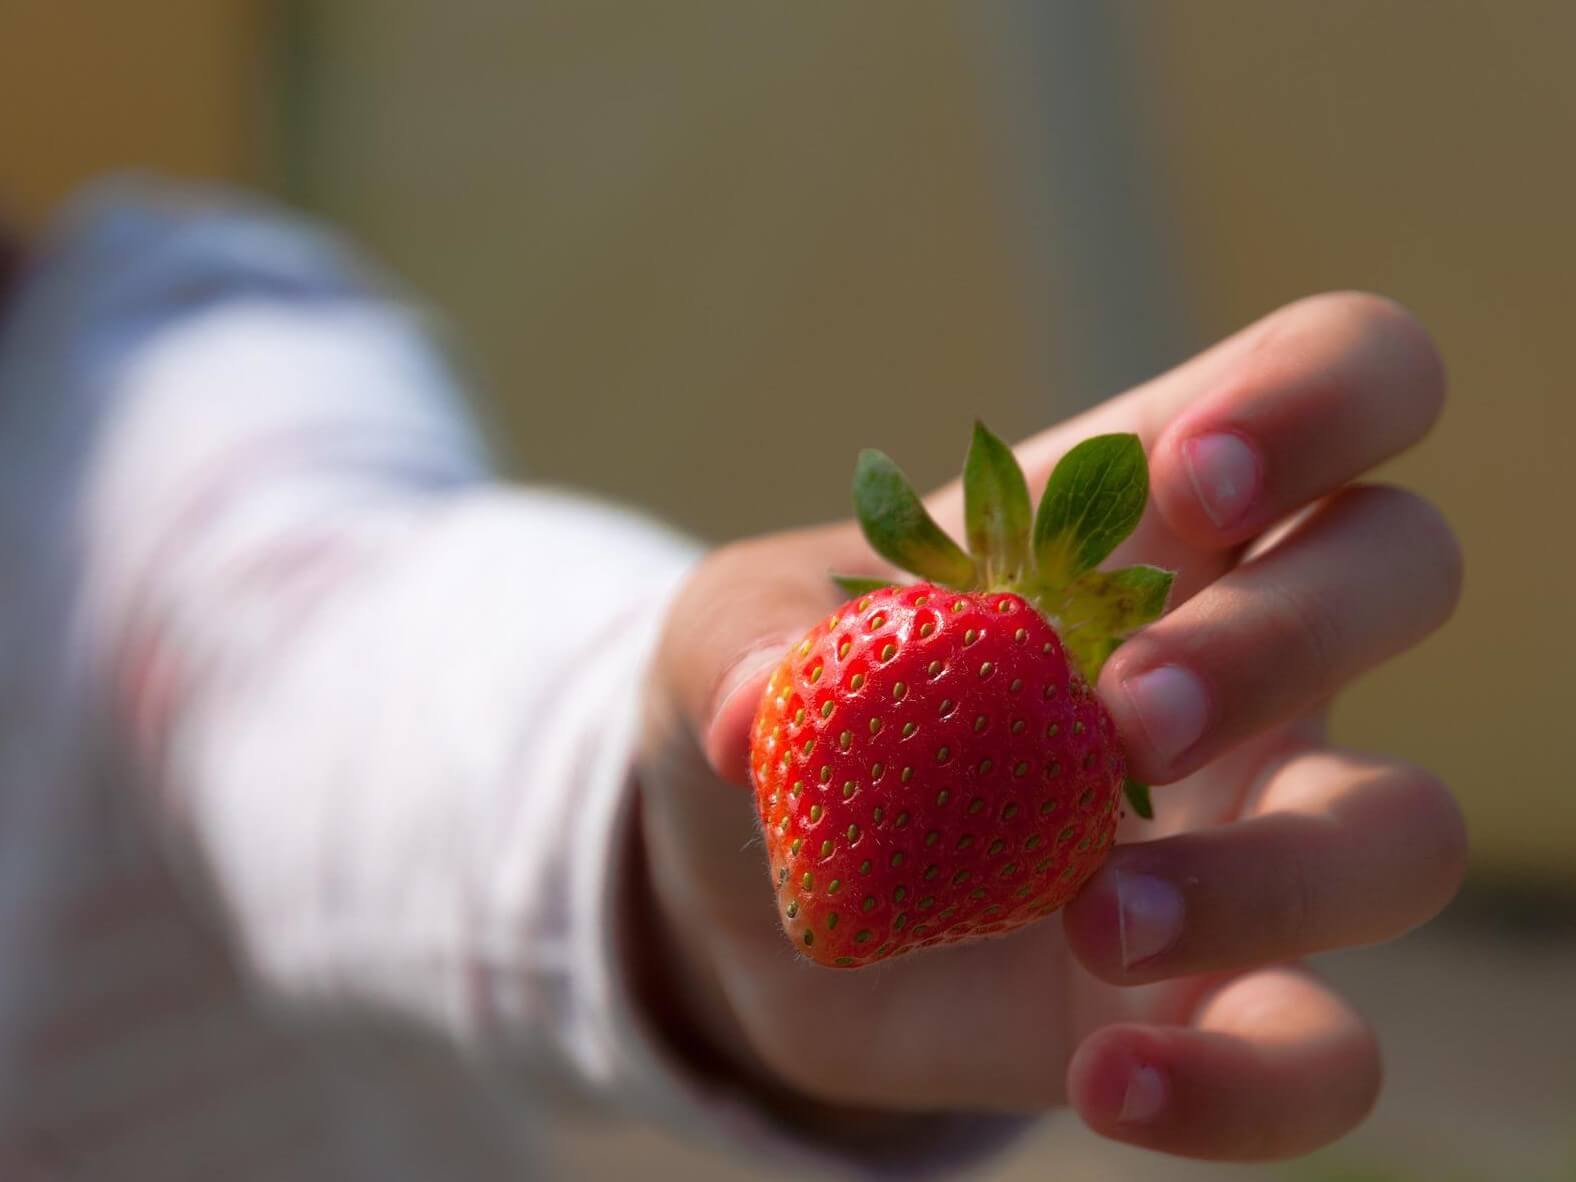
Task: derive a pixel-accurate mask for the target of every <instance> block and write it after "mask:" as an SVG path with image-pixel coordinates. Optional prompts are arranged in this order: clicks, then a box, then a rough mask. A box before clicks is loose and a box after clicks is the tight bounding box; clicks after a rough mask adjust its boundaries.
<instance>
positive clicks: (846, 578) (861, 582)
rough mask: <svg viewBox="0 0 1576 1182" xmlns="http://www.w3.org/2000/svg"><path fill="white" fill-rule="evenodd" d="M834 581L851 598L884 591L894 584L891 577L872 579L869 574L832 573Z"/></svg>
mask: <svg viewBox="0 0 1576 1182" xmlns="http://www.w3.org/2000/svg"><path fill="white" fill-rule="evenodd" d="M832 582H834V583H836V584H837V587H838V590H840V591H841V592H842V593H843V594H844V595H846V596H848V598H850V599H858V598H859V597H860V596H861V595H869V594H870V593H871V592H872V591H884V590H886V589H887V588H888V587H890V586H891V585H892V580H891V579H872V578H870V577H869V576H868V575H839V574H833V575H832Z"/></svg>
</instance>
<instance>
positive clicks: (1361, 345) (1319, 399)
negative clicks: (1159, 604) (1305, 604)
mask: <svg viewBox="0 0 1576 1182" xmlns="http://www.w3.org/2000/svg"><path fill="white" fill-rule="evenodd" d="M1443 395H1444V377H1443V368H1442V366H1441V364H1440V361H1439V356H1438V353H1437V351H1436V350H1435V348H1434V346H1433V344H1432V342H1431V341H1430V340H1429V337H1428V335H1427V333H1426V332H1425V330H1424V329H1423V328H1422V327H1421V325H1419V323H1418V322H1417V321H1416V320H1415V319H1414V318H1413V317H1412V316H1411V315H1410V314H1409V313H1407V312H1406V311H1404V310H1403V309H1401V308H1400V307H1399V306H1397V305H1396V304H1394V303H1392V302H1390V301H1388V300H1385V299H1381V298H1379V297H1377V296H1372V295H1366V294H1362V293H1353V292H1338V293H1333V294H1328V295H1320V296H1314V297H1311V298H1309V299H1305V300H1300V301H1298V302H1296V303H1294V304H1290V305H1288V306H1286V307H1284V308H1281V309H1280V310H1278V311H1276V312H1274V313H1272V314H1271V315H1270V316H1268V317H1265V318H1264V319H1263V320H1260V321H1258V322H1257V323H1255V324H1253V325H1251V326H1250V327H1248V328H1246V329H1244V330H1242V331H1241V332H1239V333H1237V334H1236V335H1234V336H1232V337H1230V338H1228V339H1226V340H1225V341H1223V342H1221V343H1220V344H1218V345H1216V346H1214V347H1213V348H1211V349H1208V350H1206V351H1205V352H1203V353H1201V354H1199V355H1198V356H1197V357H1194V358H1193V359H1192V360H1190V361H1188V362H1186V363H1184V364H1183V365H1181V366H1178V367H1177V368H1176V369H1174V370H1171V371H1170V372H1168V373H1166V374H1163V375H1161V376H1160V377H1157V378H1155V379H1154V380H1152V381H1150V382H1147V383H1145V384H1144V385H1142V386H1139V387H1137V388H1135V389H1134V390H1132V391H1130V392H1128V393H1127V394H1124V395H1122V396H1121V397H1118V398H1113V399H1111V400H1110V401H1108V402H1106V403H1103V404H1102V405H1100V406H1098V407H1095V408H1094V409H1092V410H1090V411H1089V412H1087V413H1086V414H1083V415H1080V416H1078V417H1076V418H1074V419H1070V420H1068V421H1067V422H1065V423H1062V424H1060V425H1058V426H1056V427H1053V428H1051V429H1050V430H1048V431H1045V432H1043V433H1042V434H1040V435H1037V436H1035V437H1033V438H1031V439H1029V440H1027V441H1025V442H1024V443H1023V444H1021V445H1020V446H1019V447H1018V448H1017V449H1016V450H1017V453H1018V456H1019V458H1020V460H1021V461H1022V462H1023V464H1024V468H1025V471H1026V473H1027V475H1028V479H1029V486H1030V488H1031V489H1039V488H1041V487H1043V486H1044V483H1045V481H1046V479H1047V478H1048V477H1049V475H1050V472H1051V469H1052V468H1053V467H1054V466H1055V464H1056V461H1057V460H1059V459H1060V458H1061V457H1062V455H1063V454H1064V453H1065V452H1066V451H1067V450H1068V449H1069V448H1070V447H1072V446H1073V445H1074V444H1076V443H1078V442H1080V441H1081V440H1083V439H1086V438H1088V437H1089V436H1091V435H1096V434H1101V433H1104V432H1113V431H1121V432H1127V431H1131V432H1136V433H1137V434H1138V435H1139V437H1140V438H1141V439H1142V440H1143V442H1144V445H1145V448H1146V450H1147V451H1148V452H1149V456H1150V486H1151V494H1152V501H1153V507H1152V511H1151V512H1150V513H1148V514H1146V515H1145V519H1144V521H1143V523H1142V524H1141V525H1140V526H1139V529H1138V530H1137V532H1135V534H1134V535H1133V537H1132V538H1131V539H1130V540H1129V541H1128V543H1127V544H1126V545H1124V546H1123V548H1122V550H1121V551H1119V552H1118V555H1117V556H1116V559H1115V561H1128V560H1130V559H1131V558H1132V557H1133V556H1139V557H1141V558H1142V560H1143V561H1146V562H1152V563H1157V564H1159V565H1162V566H1166V567H1168V568H1170V569H1174V570H1177V571H1179V572H1180V575H1181V577H1180V578H1179V580H1178V589H1177V594H1176V597H1175V598H1176V601H1177V602H1181V601H1182V600H1183V599H1185V598H1186V597H1187V595H1189V594H1191V593H1192V591H1193V590H1195V589H1196V588H1197V587H1199V586H1201V585H1203V583H1205V582H1207V581H1208V580H1209V579H1210V578H1212V577H1213V576H1214V575H1215V574H1216V573H1218V572H1219V571H1220V570H1222V569H1224V567H1225V566H1226V565H1227V564H1228V563H1229V561H1230V558H1231V555H1230V553H1229V551H1230V549H1231V548H1232V547H1234V546H1236V545H1237V544H1239V543H1240V542H1242V541H1244V540H1245V539H1247V538H1249V537H1252V536H1253V535H1254V534H1256V533H1257V532H1259V531H1260V530H1262V529H1264V528H1266V527H1267V526H1268V525H1270V524H1271V523H1273V522H1275V521H1276V520H1278V519H1279V518H1281V517H1284V516H1285V515H1287V514H1289V513H1291V512H1293V511H1294V510H1296V509H1297V508H1299V507H1301V506H1303V505H1305V504H1306V503H1307V502H1308V501H1310V500H1312V499H1314V498H1316V497H1319V496H1322V495H1324V494H1325V493H1328V492H1331V491H1333V490H1335V489H1337V488H1339V487H1340V486H1341V485H1343V484H1345V483H1347V482H1349V481H1351V480H1353V479H1355V478H1356V477H1358V476H1360V475H1361V474H1362V473H1364V472H1365V471H1367V470H1368V469H1369V468H1371V467H1372V466H1373V465H1374V464H1376V463H1378V462H1379V461H1380V460H1383V459H1385V458H1386V457H1388V456H1391V455H1394V454H1395V453H1397V452H1399V451H1401V450H1403V449H1405V448H1406V447H1408V446H1409V445H1411V444H1412V443H1414V442H1416V441H1417V440H1418V439H1419V438H1421V437H1422V435H1423V434H1424V433H1425V432H1426V431H1427V429H1428V427H1429V426H1430V424H1432V422H1433V421H1434V419H1435V418H1436V417H1437V415H1438V412H1439V408H1440V405H1441V402H1442V399H1443ZM934 511H935V512H936V514H937V517H938V519H939V520H941V521H942V522H943V524H946V525H948V526H949V527H955V524H956V522H958V521H961V519H962V494H961V490H960V488H959V487H958V486H957V485H956V484H953V485H948V486H947V487H946V488H944V489H942V490H941V491H940V492H939V493H938V494H937V495H936V497H935V498H934ZM1217 519H1218V522H1219V523H1217Z"/></svg>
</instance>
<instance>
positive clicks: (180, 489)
mask: <svg viewBox="0 0 1576 1182" xmlns="http://www.w3.org/2000/svg"><path fill="white" fill-rule="evenodd" d="M85 220H86V222H87V223H88V225H87V228H86V229H82V230H79V231H78V233H77V238H78V243H77V245H76V247H75V249H76V250H77V252H78V253H79V254H81V255H83V256H84V257H94V258H95V259H96V261H94V262H93V263H92V265H93V266H95V267H98V268H99V269H100V271H101V273H102V274H103V275H104V277H105V278H104V282H103V284H102V290H101V292H100V294H99V295H98V296H97V297H95V299H96V300H97V304H96V306H95V307H93V308H92V309H91V316H90V317H89V318H88V319H89V321H90V322H91V323H92V324H93V326H94V327H93V331H92V333H91V334H90V335H89V336H87V337H84V339H83V340H82V341H81V342H79V343H78V344H79V347H80V349H81V350H82V351H83V352H84V353H85V354H86V355H88V356H89V357H90V358H91V364H89V365H87V366H86V367H85V368H84V369H83V380H82V381H81V382H80V383H78V384H77V385H75V386H74V387H73V389H72V391H71V392H70V393H69V394H68V395H66V397H68V398H70V399H72V400H74V401H72V402H71V403H70V404H69V405H56V406H54V407H53V408H52V409H51V410H50V412H49V413H50V414H51V415H52V416H53V419H54V420H55V421H59V420H60V418H61V417H62V416H64V417H65V418H66V419H67V420H69V421H71V422H73V423H74V424H75V427H74V437H75V438H76V439H77V441H78V444H79V445H80V448H81V449H85V450H86V451H87V452H88V453H89V454H88V455H87V456H86V457H83V456H81V455H74V456H71V457H70V462H71V463H72V464H73V465H74V466H75V465H80V467H81V471H80V473H78V474H77V475H75V476H74V477H73V479H75V480H76V482H77V497H76V504H77V509H76V512H77V518H78V526H79V528H80V530H81V539H82V543H81V544H82V547H83V551H82V553H83V560H84V561H83V571H84V577H83V590H84V594H85V596H86V598H85V601H84V603H83V605H82V607H83V611H84V612H85V617H86V619H87V620H88V621H89V622H90V626H89V628H88V632H87V635H88V637H89V647H90V649H91V657H92V659H93V660H94V662H95V663H96V665H97V666H98V667H99V668H101V669H102V671H103V675H104V677H105V678H106V679H107V680H108V683H109V684H110V685H111V686H112V687H113V702H114V707H115V708H114V712H113V713H114V715H115V717H117V718H118V719H119V720H120V723H121V725H122V726H123V727H124V728H125V729H126V730H127V732H128V735H129V740H130V742H131V744H132V746H133V749H134V752H135V754H136V756H137V762H138V764H139V766H140V768H141V769H142V773H141V774H140V775H139V776H138V777H137V778H138V779H139V781H141V782H142V783H143V784H144V785H145V787H144V798H143V800H142V801H141V804H142V806H143V807H146V808H147V809H149V810H151V811H152V813H153V814H154V816H155V818H156V823H157V827H158V829H159V830H160V831H161V832H162V833H164V834H165V835H166V837H167V841H168V848H169V849H170V851H171V855H172V857H174V858H175V859H176V860H177V862H178V863H179V864H181V865H182V866H184V867H185V869H186V870H187V871H188V872H189V873H190V876H191V879H192V881H193V882H195V883H197V884H200V885H201V886H202V887H203V888H204V889H205V890H207V891H208V892H210V893H211V894H212V895H213V896H214V897H215V899H216V900H217V901H218V903H219V905H220V906H221V908H222V910H223V913H224V914H225V915H226V916H227V917H228V920H229V927H230V935H231V938H232V940H233V941H234V944H235V946H236V947H237V948H238V950H239V953H240V956H241V959H242V962H243V968H244V969H245V970H247V971H248V972H249V973H250V974H251V975H252V977H253V979H254V980H255V981H256V983H257V985H258V986H259V993H260V996H262V997H264V998H265V999H268V1000H269V1001H271V1002H272V1003H273V1004H275V1005H279V1006H283V1007H286V1008H288V1007H291V1006H298V1005H312V1006H319V1005H327V1006H334V1005H346V1004H348V1005H355V1006H377V1007H381V1008H384V1009H386V1010H388V1011H391V1012H393V1013H395V1014H397V1015H402V1016H404V1017H406V1018H409V1019H412V1020H415V1021H419V1022H421V1023H423V1024H426V1025H429V1026H431V1027H433V1028H436V1029H439V1030H442V1031H444V1032H445V1033H447V1034H448V1035H450V1036H451V1037H452V1038H453V1039H454V1040H455V1041H456V1042H457V1043H458V1044H459V1045H460V1046H461V1047H463V1048H465V1049H466V1050H467V1051H468V1052H469V1053H472V1054H474V1055H476V1056H478V1057H479V1058H483V1059H486V1060H488V1061H489V1062H490V1063H491V1064H493V1065H495V1066H498V1067H501V1068H502V1069H503V1070H502V1075H503V1076H505V1077H508V1078H512V1079H514V1080H515V1081H516V1082H517V1084H518V1085H519V1086H522V1087H523V1088H525V1089H527V1090H528V1091H529V1092H530V1094H531V1095H533V1096H539V1095H540V1089H541V1088H543V1087H547V1086H551V1085H558V1084H565V1083H567V1084H569V1085H571V1086H576V1087H578V1088H579V1089H580V1090H582V1091H588V1092H590V1093H591V1094H593V1095H595V1096H596V1097H598V1099H599V1100H601V1101H602V1102H604V1103H606V1104H608V1105H609V1106H610V1107H614V1108H623V1109H628V1110H631V1111H636V1112H644V1113H646V1114H648V1115H655V1116H657V1117H659V1118H661V1119H664V1120H667V1121H669V1122H671V1123H676V1124H679V1125H682V1126H686V1127H690V1128H694V1129H698V1130H705V1131H709V1132H711V1133H713V1134H716V1135H719V1136H720V1137H722V1138H723V1139H725V1140H730V1139H731V1140H733V1141H735V1142H736V1143H737V1142H740V1141H743V1142H744V1143H748V1144H752V1145H754V1147H755V1149H756V1151H757V1152H758V1151H759V1150H760V1149H761V1148H763V1147H765V1146H766V1145H771V1146H773V1147H774V1150H775V1151H776V1152H779V1153H783V1154H787V1155H789V1156H795V1155H797V1156H800V1157H802V1158H803V1159H804V1160H806V1161H810V1160H816V1161H819V1162H820V1164H823V1165H824V1164H827V1161H828V1160H829V1156H828V1155H826V1154H823V1153H821V1152H820V1151H818V1150H817V1148H816V1147H815V1146H814V1145H811V1144H805V1143H802V1142H801V1141H800V1140H799V1139H798V1138H796V1136H795V1135H794V1133H793V1131H792V1130H784V1129H778V1128H775V1127H774V1126H773V1125H772V1122H771V1121H770V1119H769V1118H768V1117H766V1116H765V1115H764V1114H762V1113H760V1112H758V1111H757V1110H756V1109H755V1108H754V1106H753V1105H752V1104H751V1103H750V1101H749V1098H748V1097H745V1096H740V1095H729V1094H727V1093H726V1089H723V1091H722V1094H719V1093H718V1090H717V1088H716V1087H714V1086H713V1087H707V1086H706V1085H704V1084H702V1083H701V1082H700V1081H698V1080H696V1079H693V1078H691V1077H690V1076H689V1075H688V1073H687V1072H686V1071H685V1069H684V1067H683V1065H682V1064H681V1063H680V1062H678V1061H676V1060H675V1058H674V1056H673V1055H672V1054H671V1053H670V1052H669V1050H668V1049H667V1048H666V1046H665V1044H664V1043H663V1041H662V1039H661V1037H660V1032H656V1031H653V1030H652V1029H651V1028H650V1025H649V1022H648V1019H647V1017H646V1015H645V1012H644V1010H643V1008H642V1006H641V1004H640V1000H639V998H638V997H636V996H634V994H633V992H632V986H631V983H630V974H629V972H627V971H626V966H625V964H624V951H623V948H622V946H621V938H620V934H621V931H622V926H621V923H622V915H621V911H620V900H621V899H622V897H623V891H622V888H623V876H624V874H625V873H626V872H627V869H628V863H629V858H630V853H631V837H632V819H633V812H634V809H633V807H632V795H633V788H632V785H631V765H632V759H633V753H634V748H635V743H636V737H637V731H638V728H639V726H640V722H641V719H640V713H639V712H640V709H641V704H642V700H643V692H642V691H643V680H644V677H645V671H646V666H647V662H648V659H649V656H650V653H651V651H652V648H653V645H654V642H655V639H656V635H657V630H658V628H659V626H660V622H661V620H662V616H663V613H664V611H665V608H666V605H667V603H668V601H669V599H670V597H671V595H672V594H673V592H674V590H675V588H676V586H677V584H678V582H679V580H680V579H681V578H682V576H683V574H684V572H685V570H686V569H687V567H688V565H689V564H690V562H691V561H692V560H693V558H694V556H695V548H694V546H693V545H692V544H690V543H688V542H686V541H684V540H683V539H680V538H678V537H677V536H675V535H674V534H672V533H670V532H669V531H667V530H665V529H663V528H661V527H659V526H657V525H655V524H653V523H651V522H649V521H646V520H644V519H642V518H639V517H637V516H635V515H632V514H630V513H628V512H626V511H622V510H618V509H614V508H611V507H607V506H603V505H599V504H596V503H594V502H591V501H588V500H586V499H584V498H579V497H573V496H569V495H566V494H563V493H558V492H553V491H550V490H543V489H519V488H509V487H507V486H504V485H501V484H499V483H496V482H495V481H494V480H493V478H492V477H491V475H490V473H489V470H488V466H487V463H486V460H485V457H484V455H483V452H482V448H481V447H480V445H479V442H478V439H477V436H476V434H475V432H474V430H473V428H472V427H471V425H470V423H469V420H468V418H467V417H466V415H465V414H464V412H463V409H462V405H463V399H462V398H461V396H460V394H459V392H458V391H457V390H456V388H455V386H454V383H453V380H452V377H451V376H450V372H449V370H448V367H447V366H446V365H445V364H444V362H443V360H442V358H441V356H440V355H439V354H438V353H437V352H436V350H435V348H434V347H433V345H432V344H431V338H430V335H429V334H428V333H427V332H426V331H425V330H424V325H423V323H422V321H421V318H420V317H419V316H418V315H417V314H416V313H414V312H413V311H412V310H411V309H409V308H408V307H405V306H403V305H401V304H400V303H398V302H396V301H394V300H392V299H390V298H388V297H387V296H385V295H383V294H380V291H379V289H377V288H376V287H374V286H373V285H372V284H370V283H369V282H368V281H367V280H365V279H363V278H361V277H360V276H359V267H358V266H357V265H356V264H354V263H353V262H352V261H351V260H350V259H349V258H348V257H347V256H346V255H345V254H344V252H343V251H342V250H341V249H340V248H339V247H338V246H337V245H336V244H335V243H334V242H333V241H332V240H330V239H328V238H326V237H324V236H322V235H319V234H316V233H313V232H308V231H304V230H302V229H300V228H299V227H293V226H289V225H285V224H282V223H280V222H278V221H277V220H275V219H273V218H271V217H264V216H259V215H257V214H255V213H253V212H249V211H236V210H233V209H223V210H216V209H209V210H183V211H179V212H174V211H171V210H170V209H168V208H166V207H165V206H163V205H162V204H158V203H155V204H151V205H150V204H148V203H146V202H137V201H132V202H124V201H122V202H121V203H120V204H119V205H117V204H116V203H114V202H111V203H110V204H109V206H108V207H106V208H98V209H95V210H93V211H92V212H91V215H90V216H88V217H86V219H85ZM83 239H86V240H87V241H86V243H85V244H84V242H83V241H82V240H83ZM95 252H96V255H95ZM63 265H65V266H69V265H70V260H69V258H68V259H67V260H66V262H65V263H64V264H63ZM68 451H69V449H68ZM62 455H63V456H64V455H65V453H62ZM943 1123H948V1122H943ZM1013 1127H1015V1126H1014V1125H1012V1124H1011V1123H1010V1122H1008V1123H1002V1122H992V1121H980V1120H968V1119H960V1120H959V1121H958V1122H956V1129H955V1132H956V1133H957V1136H956V1137H953V1136H950V1135H949V1136H946V1137H941V1138H937V1139H929V1138H927V1140H930V1141H931V1149H932V1151H933V1152H935V1153H938V1154H939V1155H940V1159H946V1158H948V1157H959V1159H960V1160H961V1159H964V1158H968V1157H970V1156H973V1154H974V1152H975V1150H976V1149H979V1148H984V1147H987V1146H993V1145H995V1144H997V1143H999V1142H1000V1140H1001V1139H1002V1137H1003V1136H1005V1135H1008V1134H1010V1131H1011V1129H1012V1128H1013ZM943 1143H949V1144H952V1145H953V1152H951V1153H948V1152H946V1151H945V1150H944V1147H943ZM876 1156H877V1157H883V1156H884V1155H880V1154H878V1155H876ZM904 1156H906V1155H904ZM932 1160H933V1161H934V1160H938V1159H936V1158H933V1159H932ZM842 1164H843V1165H845V1166H850V1165H853V1164H855V1163H851V1162H848V1161H844V1162H843V1163H842ZM862 1164H863V1166H864V1167H866V1168H868V1169H869V1170H870V1171H872V1172H875V1173H880V1172H883V1165H882V1163H881V1162H878V1161H875V1160H871V1161H867V1162H864V1163H862ZM891 1164H892V1163H887V1165H888V1166H890V1165H891ZM903 1176H910V1175H909V1173H908V1172H907V1171H906V1170H905V1172H904V1174H903Z"/></svg>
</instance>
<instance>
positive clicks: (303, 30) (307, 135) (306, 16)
mask: <svg viewBox="0 0 1576 1182" xmlns="http://www.w3.org/2000/svg"><path fill="white" fill-rule="evenodd" d="M314 8H315V4H314V2H313V0H277V2H276V3H275V4H274V5H272V6H271V8H270V10H269V11H270V15H271V27H270V29H269V37H268V72H269V74H270V75H271V77H270V80H269V86H268V90H269V95H270V97H271V100H272V101H271V102H269V103H268V104H267V114H268V117H269V119H270V121H271V126H270V128H269V132H270V135H269V154H270V157H271V159H270V160H269V171H270V173H271V177H270V179H271V181H272V184H273V188H274V190H275V192H276V193H277V194H278V195H279V196H280V197H283V198H284V199H285V200H286V201H289V202H290V203H291V204H294V205H299V206H303V207H305V206H309V205H310V204H311V201H312V198H313V196H314V195H315V193H316V186H315V185H314V183H313V182H314V177H313V162H314V159H315V153H314V152H313V145H314V136H313V129H314V127H315V120H314V116H315V115H316V112H317V109H318V85H317V84H318V62H317V57H316V50H317V48H318V42H317V37H316V36H315V24H316V22H315V20H314V19H313V18H314Z"/></svg>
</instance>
